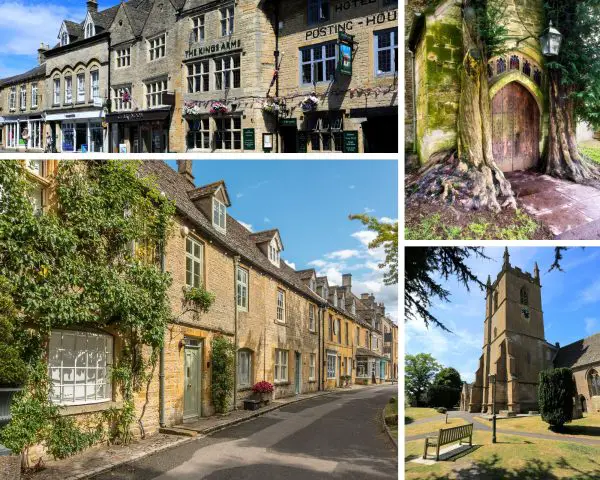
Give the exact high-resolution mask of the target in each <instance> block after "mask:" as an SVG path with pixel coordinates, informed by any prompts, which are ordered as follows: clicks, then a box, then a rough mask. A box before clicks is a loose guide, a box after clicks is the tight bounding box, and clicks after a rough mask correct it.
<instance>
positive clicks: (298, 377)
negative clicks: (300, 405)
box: [295, 352, 302, 395]
mask: <svg viewBox="0 0 600 480" xmlns="http://www.w3.org/2000/svg"><path fill="white" fill-rule="evenodd" d="M295 376H296V395H298V394H299V393H300V389H301V385H302V361H301V357H300V352H296V374H295Z"/></svg>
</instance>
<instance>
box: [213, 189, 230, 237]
mask: <svg viewBox="0 0 600 480" xmlns="http://www.w3.org/2000/svg"><path fill="white" fill-rule="evenodd" d="M212 203H213V218H212V223H213V227H215V228H217V229H218V230H221V231H223V232H225V228H226V226H227V207H225V204H224V203H223V202H220V201H219V200H218V199H216V198H215V197H213V199H212Z"/></svg>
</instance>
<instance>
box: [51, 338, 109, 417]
mask: <svg viewBox="0 0 600 480" xmlns="http://www.w3.org/2000/svg"><path fill="white" fill-rule="evenodd" d="M112 363H113V338H112V337H111V336H110V335H106V334H102V333H92V332H81V331H71V330H53V331H52V332H51V334H50V342H49V355H48V373H49V376H50V381H51V382H52V386H53V389H52V394H51V400H52V401H53V402H54V403H57V404H60V405H80V404H85V403H97V402H106V401H110V400H112V388H111V382H110V371H109V370H110V367H111V366H112Z"/></svg>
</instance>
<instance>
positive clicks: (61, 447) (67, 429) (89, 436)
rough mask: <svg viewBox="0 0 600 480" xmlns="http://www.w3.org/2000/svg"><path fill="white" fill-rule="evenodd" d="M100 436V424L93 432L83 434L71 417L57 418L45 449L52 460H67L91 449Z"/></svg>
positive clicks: (101, 431)
mask: <svg viewBox="0 0 600 480" xmlns="http://www.w3.org/2000/svg"><path fill="white" fill-rule="evenodd" d="M102 434H103V430H102V424H99V425H98V426H97V427H96V428H95V429H94V430H90V431H86V432H84V431H82V430H80V429H79V428H78V426H77V424H76V423H75V419H73V418H72V417H58V418H56V419H55V420H54V423H53V425H52V430H51V431H50V435H49V436H48V438H47V440H46V447H47V449H48V453H50V455H52V456H53V457H54V458H59V459H62V458H67V457H70V456H71V455H74V454H75V453H77V452H80V451H82V450H85V449H86V448H88V447H91V446H92V445H93V444H94V443H96V442H97V441H98V440H100V439H101V438H102Z"/></svg>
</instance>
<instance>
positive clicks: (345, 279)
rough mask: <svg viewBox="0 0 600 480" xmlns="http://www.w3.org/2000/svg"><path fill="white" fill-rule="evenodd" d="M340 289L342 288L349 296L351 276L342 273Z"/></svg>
mask: <svg viewBox="0 0 600 480" xmlns="http://www.w3.org/2000/svg"><path fill="white" fill-rule="evenodd" d="M342 287H344V290H345V291H346V293H347V294H348V295H349V294H350V293H351V291H352V274H351V273H344V274H343V275H342Z"/></svg>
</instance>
